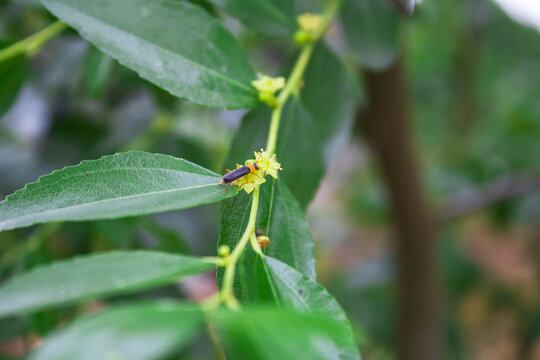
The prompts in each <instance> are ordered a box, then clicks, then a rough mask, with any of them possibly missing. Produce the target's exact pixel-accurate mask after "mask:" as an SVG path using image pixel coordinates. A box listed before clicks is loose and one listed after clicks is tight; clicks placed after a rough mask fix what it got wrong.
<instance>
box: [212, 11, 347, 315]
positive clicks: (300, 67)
mask: <svg viewBox="0 0 540 360" xmlns="http://www.w3.org/2000/svg"><path fill="white" fill-rule="evenodd" d="M340 3H341V1H340V0H329V1H328V5H327V8H326V9H325V12H324V14H323V15H322V17H323V22H322V24H321V27H320V28H319V29H318V31H317V33H316V34H315V40H314V41H313V42H310V43H308V44H304V45H303V46H302V50H301V51H300V55H299V56H298V59H297V60H296V63H295V64H294V67H293V70H292V71H291V75H290V76H289V78H288V79H287V82H286V83H285V87H284V88H283V90H282V91H281V92H280V94H279V96H278V98H277V106H276V107H275V108H274V110H273V111H272V118H271V120H270V128H269V131H268V140H267V144H266V151H267V152H268V153H269V154H270V156H272V155H273V154H274V153H275V151H276V143H277V136H278V130H279V123H280V120H281V113H282V111H283V107H284V106H285V103H286V102H287V100H288V99H289V97H290V96H291V94H292V93H293V92H294V91H296V90H297V89H298V88H299V86H300V83H301V81H302V77H303V76H304V72H305V70H306V67H307V65H308V63H309V60H310V58H311V55H312V54H313V50H314V49H315V44H316V42H317V41H318V40H320V38H321V37H322V35H323V34H324V32H325V31H326V29H327V28H328V26H329V24H330V22H331V21H332V19H333V17H334V15H335V13H336V12H337V9H338V8H339V4H340ZM258 206H259V187H258V186H257V187H256V188H255V189H254V190H253V202H252V203H251V212H250V214H249V220H248V224H247V227H246V230H245V231H244V233H243V234H242V237H241V238H240V241H239V242H238V244H237V245H236V247H235V248H234V250H233V252H232V253H231V254H230V255H229V256H228V257H226V258H225V259H224V263H223V264H222V265H221V266H224V267H225V275H224V276H223V286H222V288H221V290H220V292H219V302H220V303H224V304H225V305H227V306H228V307H229V308H231V309H238V308H239V307H240V305H239V303H238V300H236V298H235V297H234V294H233V280H234V274H235V271H236V264H237V262H238V259H239V258H240V256H241V255H242V253H243V252H244V249H245V247H246V245H247V243H248V242H249V241H251V246H252V248H253V250H254V251H255V252H257V253H258V254H259V255H261V256H264V255H263V253H262V251H261V248H260V246H259V244H258V242H257V236H256V235H255V219H256V218H257V209H258Z"/></svg>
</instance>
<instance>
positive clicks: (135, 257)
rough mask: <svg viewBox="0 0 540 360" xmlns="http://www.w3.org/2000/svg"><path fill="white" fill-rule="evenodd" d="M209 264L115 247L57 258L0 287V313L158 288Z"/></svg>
mask: <svg viewBox="0 0 540 360" xmlns="http://www.w3.org/2000/svg"><path fill="white" fill-rule="evenodd" d="M213 268H215V265H213V264H212V263H210V262H208V261H205V260H203V259H200V258H195V257H189V256H181V255H171V254H167V253H161V252H155V251H113V252H107V253H102V254H92V255H89V256H85V257H79V258H75V259H70V260H65V261H58V262H55V263H52V264H50V265H45V266H40V267H38V268H35V269H33V270H31V271H30V272H28V273H24V274H21V275H17V276H15V277H14V278H12V279H10V280H8V281H7V282H6V283H5V284H4V285H3V286H2V287H0V317H3V316H7V315H13V314H20V313H27V312H31V311H38V310H41V309H47V308H52V307H57V306H60V305H64V304H70V303H75V302H80V301H83V300H95V299H101V298H105V297H110V296H113V295H118V294H126V293H132V292H135V291H140V290H144V289H149V288H153V287H159V286H163V285H165V284H170V283H174V282H176V281H178V280H179V279H181V278H182V277H186V276H189V275H194V274H199V273H203V272H207V271H210V270H212V269H213Z"/></svg>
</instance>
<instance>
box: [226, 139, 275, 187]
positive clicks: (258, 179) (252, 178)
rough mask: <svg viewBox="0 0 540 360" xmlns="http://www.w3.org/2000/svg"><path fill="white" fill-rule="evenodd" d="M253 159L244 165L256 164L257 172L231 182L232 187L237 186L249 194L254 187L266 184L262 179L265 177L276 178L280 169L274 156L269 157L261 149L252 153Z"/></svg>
mask: <svg viewBox="0 0 540 360" xmlns="http://www.w3.org/2000/svg"><path fill="white" fill-rule="evenodd" d="M254 155H255V159H249V160H246V162H245V165H246V166H248V165H251V164H253V163H255V164H257V167H258V170H255V171H252V172H250V173H249V174H247V175H246V176H243V177H241V178H240V179H238V180H235V181H233V182H232V184H233V185H236V186H239V187H240V189H242V190H244V191H245V192H246V193H248V194H249V193H251V192H252V191H253V190H254V189H255V187H257V186H259V185H261V184H263V183H265V182H266V179H265V178H264V177H265V176H266V175H270V176H271V177H273V178H274V179H277V177H278V174H277V172H278V170H282V169H281V164H280V163H278V162H277V160H276V154H274V155H272V156H271V157H270V156H269V154H268V153H267V152H266V151H264V150H263V149H261V151H260V152H254Z"/></svg>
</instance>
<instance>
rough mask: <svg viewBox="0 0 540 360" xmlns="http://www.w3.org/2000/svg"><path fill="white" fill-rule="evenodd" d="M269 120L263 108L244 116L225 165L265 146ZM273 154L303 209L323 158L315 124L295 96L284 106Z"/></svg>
mask: <svg viewBox="0 0 540 360" xmlns="http://www.w3.org/2000/svg"><path fill="white" fill-rule="evenodd" d="M269 120H270V111H269V110H268V109H266V108H260V109H255V110H253V111H251V112H249V113H248V114H247V115H246V116H244V118H243V119H242V125H241V126H240V129H238V132H237V133H236V135H235V137H234V139H233V142H232V144H233V146H232V147H231V150H230V153H229V156H228V159H227V161H226V165H227V166H228V167H233V166H234V165H235V164H236V163H239V164H243V163H244V161H245V160H247V159H250V158H253V151H254V150H259V149H260V148H262V147H263V146H264V144H265V141H266V136H267V133H268V125H269ZM276 154H277V159H278V161H279V162H280V163H281V166H282V168H283V171H281V172H280V174H279V176H280V177H281V178H282V179H283V180H284V181H285V183H286V184H287V186H288V187H289V189H291V192H292V193H293V194H294V196H295V198H296V199H297V200H298V202H299V203H300V206H301V207H302V208H304V209H305V208H306V207H307V205H308V204H309V202H310V201H311V199H312V198H313V196H314V194H315V192H316V190H317V187H318V185H319V181H320V179H321V177H322V175H323V160H322V150H321V143H320V140H319V135H318V132H317V129H316V124H315V123H314V121H313V119H312V117H311V116H310V114H309V113H308V112H307V111H306V109H305V108H304V106H303V105H302V104H301V103H300V101H299V99H298V98H292V99H290V100H289V102H287V104H286V105H285V108H284V109H283V113H282V115H281V122H280V127H279V132H278V140H277V146H276Z"/></svg>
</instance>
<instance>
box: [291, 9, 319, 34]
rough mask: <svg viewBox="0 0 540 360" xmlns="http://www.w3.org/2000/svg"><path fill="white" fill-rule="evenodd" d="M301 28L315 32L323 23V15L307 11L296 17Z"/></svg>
mask: <svg viewBox="0 0 540 360" xmlns="http://www.w3.org/2000/svg"><path fill="white" fill-rule="evenodd" d="M296 20H297V21H298V26H299V27H300V30H303V31H305V32H308V33H312V34H314V33H315V32H317V31H318V30H319V28H320V27H321V26H322V24H323V17H322V16H321V15H317V14H311V13H305V14H302V15H300V16H298V18H297V19H296Z"/></svg>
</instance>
